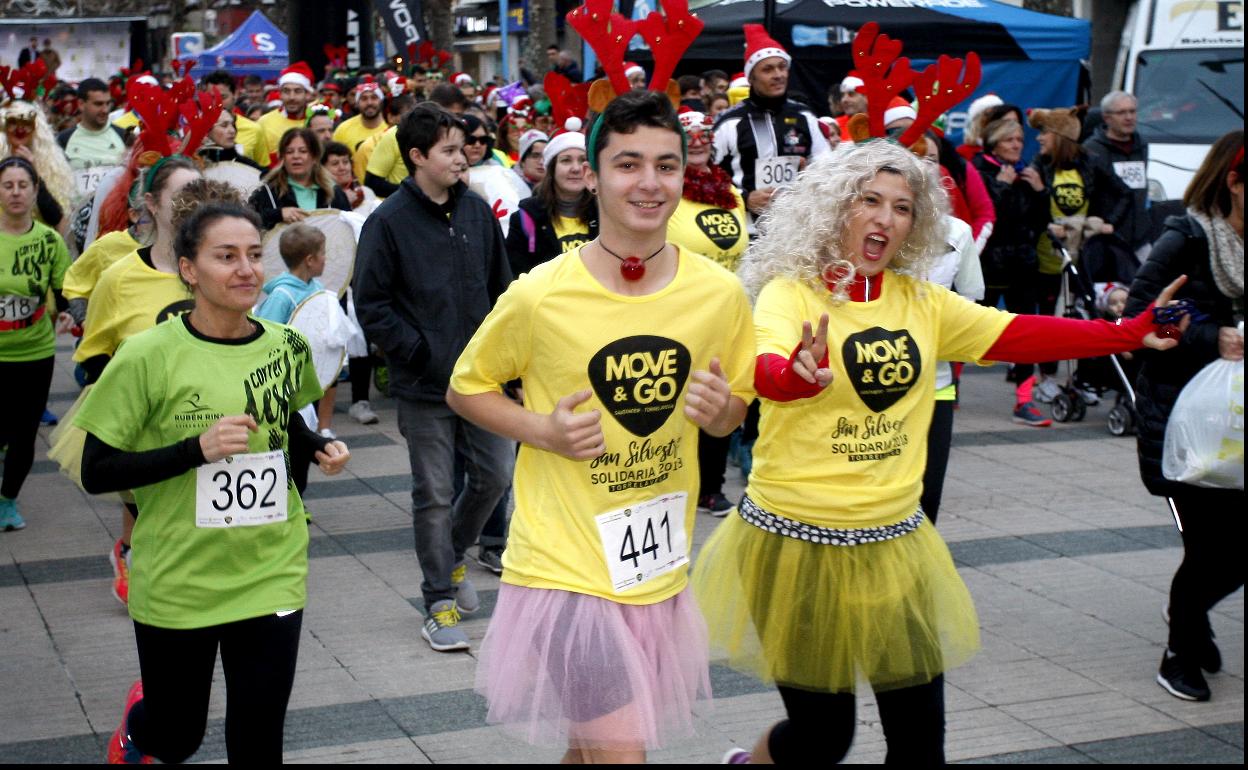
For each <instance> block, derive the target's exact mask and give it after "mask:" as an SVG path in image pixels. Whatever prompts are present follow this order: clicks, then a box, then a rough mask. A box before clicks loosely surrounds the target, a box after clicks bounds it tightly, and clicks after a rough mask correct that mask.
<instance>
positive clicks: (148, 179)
mask: <svg viewBox="0 0 1248 770" xmlns="http://www.w3.org/2000/svg"><path fill="white" fill-rule="evenodd" d="M172 157H173V156H172V155H165V156H163V157H161V159H160V160H158V161H156V162H155V163H153V164H152V165H151V166H149V167H148V169H147V173H146V174H144V175H143V194H144V195H146V194H147V193H150V192H151V191H152V185H153V184H155V182H156V172H157V171H160V167H161V166H163V165H165V161H167V160H169V159H170V158H172Z"/></svg>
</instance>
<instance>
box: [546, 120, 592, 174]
mask: <svg viewBox="0 0 1248 770" xmlns="http://www.w3.org/2000/svg"><path fill="white" fill-rule="evenodd" d="M583 127H584V122H583V121H582V120H581V119H580V118H576V117H572V118H568V119H567V120H565V121H564V122H563V128H561V129H560V130H558V131H556V132H555V133H554V135H552V136H551V137H550V141H549V142H547V144H546V147H545V148H544V149H543V150H542V165H543V166H547V167H549V166H550V164H551V163H553V162H554V160H555V158H556V157H558V155H559V153H561V152H563V151H564V150H582V151H584V149H585V135H584V134H582V133H581V128H583Z"/></svg>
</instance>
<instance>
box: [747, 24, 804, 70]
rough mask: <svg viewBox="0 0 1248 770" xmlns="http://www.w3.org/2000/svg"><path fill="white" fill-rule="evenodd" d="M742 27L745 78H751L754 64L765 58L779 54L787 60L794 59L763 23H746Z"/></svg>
mask: <svg viewBox="0 0 1248 770" xmlns="http://www.w3.org/2000/svg"><path fill="white" fill-rule="evenodd" d="M742 29H744V30H745V79H746V80H749V79H750V70H752V69H754V65H755V64H758V63H759V62H760V61H762V60H763V59H769V58H771V57H773V56H779V57H780V58H781V59H784V60H785V61H786V62H791V61H793V58H792V57H791V56H789V52H788V51H786V50H784V46H782V45H780V44H779V43H777V42H776V41H775V39H773V38H772V36H771V35H768V34H767V29H766V28H765V27H763V25H762V24H746V25H745V26H744V27H742Z"/></svg>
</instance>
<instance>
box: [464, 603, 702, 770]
mask: <svg viewBox="0 0 1248 770" xmlns="http://www.w3.org/2000/svg"><path fill="white" fill-rule="evenodd" d="M480 657H481V663H480V665H479V666H478V667H477V692H479V693H481V694H482V695H484V696H485V697H486V699H487V700H488V701H489V714H488V717H487V719H488V721H490V722H492V723H496V724H500V723H501V724H503V725H504V726H505V727H507V728H508V729H509V730H510V731H511V732H513V733H515V734H516V735H517V736H518V737H520V738H522V739H523V740H526V741H528V742H529V743H533V744H538V745H552V746H559V747H562V746H569V747H572V748H578V749H603V750H615V751H623V750H633V749H639V748H644V749H646V750H648V751H649V750H654V749H657V748H660V747H661V746H662V745H663V744H664V742H665V741H667V740H669V739H671V738H676V737H680V736H687V735H690V734H692V732H693V709H694V705H695V703H696V702H698V701H699V700H700V699H708V700H709V698H710V696H711V682H710V674H709V670H708V664H709V661H708V659H707V636H706V622H705V621H704V620H703V618H702V614H701V612H699V611H698V606H697V603H696V602H695V601H694V598H693V595H692V594H691V593H690V591H689V589H688V588H686V589H685V590H683V591H681V592H680V593H679V594H677V595H676V596H673V597H672V598H670V599H668V600H666V601H663V602H659V603H658V604H646V605H633V604H618V603H616V602H612V601H608V600H606V599H601V598H598V597H596V596H588V595H585V594H578V593H572V592H570V591H555V590H549V589H544V588H521V587H519V586H513V585H509V584H507V583H503V584H502V585H501V586H500V587H499V592H498V605H497V607H496V609H495V610H494V617H493V619H491V620H490V628H489V630H488V631H487V632H486V635H485V640H484V641H483V642H482V643H481V655H480Z"/></svg>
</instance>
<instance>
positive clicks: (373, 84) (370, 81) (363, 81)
mask: <svg viewBox="0 0 1248 770" xmlns="http://www.w3.org/2000/svg"><path fill="white" fill-rule="evenodd" d="M355 90H356V92H357V93H359V94H362V93H364V92H365V91H376V92H377V95H378V96H382V93H381V83H378V82H377V78H375V77H373V76H372V75H365V76H364V77H362V78H360V82H359V84H357V85H356V87H355Z"/></svg>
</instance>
